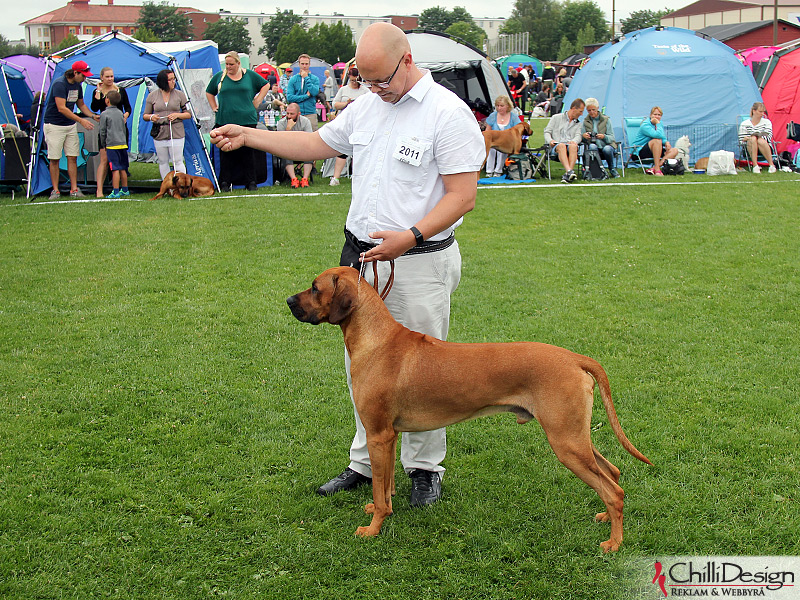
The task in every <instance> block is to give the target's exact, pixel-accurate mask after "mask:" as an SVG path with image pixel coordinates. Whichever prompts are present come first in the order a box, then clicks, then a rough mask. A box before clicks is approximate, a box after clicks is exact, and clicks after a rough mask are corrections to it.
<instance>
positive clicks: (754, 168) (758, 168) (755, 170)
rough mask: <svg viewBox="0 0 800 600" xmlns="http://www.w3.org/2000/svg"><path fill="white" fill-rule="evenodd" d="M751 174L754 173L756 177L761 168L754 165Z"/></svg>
mask: <svg viewBox="0 0 800 600" xmlns="http://www.w3.org/2000/svg"><path fill="white" fill-rule="evenodd" d="M753 173H755V174H756V175H758V174H759V173H761V167H759V166H758V165H756V166H755V167H753Z"/></svg>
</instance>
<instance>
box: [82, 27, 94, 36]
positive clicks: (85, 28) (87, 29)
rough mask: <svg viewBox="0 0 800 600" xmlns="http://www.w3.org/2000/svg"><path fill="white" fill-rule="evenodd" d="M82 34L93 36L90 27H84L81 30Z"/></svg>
mask: <svg viewBox="0 0 800 600" xmlns="http://www.w3.org/2000/svg"><path fill="white" fill-rule="evenodd" d="M83 33H84V34H86V35H94V32H93V31H92V28H91V27H84V28H83Z"/></svg>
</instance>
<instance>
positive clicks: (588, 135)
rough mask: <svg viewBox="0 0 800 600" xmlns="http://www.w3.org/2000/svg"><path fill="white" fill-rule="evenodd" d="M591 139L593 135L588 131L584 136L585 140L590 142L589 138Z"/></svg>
mask: <svg viewBox="0 0 800 600" xmlns="http://www.w3.org/2000/svg"><path fill="white" fill-rule="evenodd" d="M591 137H592V134H591V133H589V132H588V131H587V132H586V133H584V134H583V139H585V140H588V139H589V138H591Z"/></svg>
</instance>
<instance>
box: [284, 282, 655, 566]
mask: <svg viewBox="0 0 800 600" xmlns="http://www.w3.org/2000/svg"><path fill="white" fill-rule="evenodd" d="M384 292H385V291H384ZM287 303H288V304H289V307H290V308H291V311H292V314H293V315H294V316H295V317H296V318H297V319H298V320H300V321H303V322H306V323H312V324H314V325H317V324H319V323H324V322H327V323H332V324H334V325H340V326H341V328H342V333H343V334H344V343H345V346H346V348H347V351H348V353H349V354H350V359H351V366H350V374H351V376H352V379H353V396H354V401H355V405H356V410H358V415H359V417H360V418H361V422H362V423H363V424H364V428H365V429H366V432H367V446H368V450H369V458H370V463H371V465H372V498H373V502H372V503H371V504H367V505H366V507H365V511H366V512H367V514H371V515H372V521H371V523H370V524H369V526H368V527H359V528H358V529H357V530H356V532H355V533H356V535H359V536H373V535H377V534H378V533H380V530H381V525H382V523H383V521H384V519H385V518H386V517H388V516H389V515H391V514H392V495H394V492H395V484H394V472H395V457H396V446H397V435H398V432H401V431H427V430H431V429H438V428H440V427H445V426H447V425H452V424H453V423H458V422H460V421H467V420H469V419H474V418H476V417H481V416H485V415H493V414H497V413H501V412H510V413H513V414H514V415H516V417H517V423H520V424H522V423H527V422H528V421H530V420H531V419H536V420H537V421H539V424H540V425H541V426H542V429H544V432H545V434H546V435H547V441H548V442H549V443H550V446H551V447H552V448H553V451H554V452H555V454H556V457H558V460H560V461H561V462H562V463H563V464H564V466H566V467H567V468H568V469H569V470H570V471H572V472H573V473H575V475H577V476H578V477H579V478H580V479H581V480H583V481H584V482H585V483H586V484H587V485H588V486H589V487H591V488H592V489H593V490H595V491H596V492H597V494H598V495H599V496H600V499H601V500H602V501H603V503H604V504H605V506H606V512H602V513H599V514H597V515H596V517H595V518H596V519H597V520H598V521H610V522H611V537H610V539H609V540H608V541H606V542H603V543H602V544H600V546H601V547H602V548H603V550H604V551H605V552H609V551H615V550H617V549H618V548H619V545H620V543H621V542H622V505H623V496H624V493H623V491H622V488H621V487H620V486H619V485H618V481H619V477H620V472H619V469H617V467H615V466H614V465H612V464H611V463H610V462H609V461H608V460H607V459H606V458H605V457H604V456H603V455H602V454H600V452H598V451H597V449H596V448H595V447H594V446H593V445H592V440H591V438H590V433H591V418H592V404H593V401H594V385H595V383H597V385H598V386H599V388H600V396H601V398H602V399H603V405H604V406H605V409H606V414H607V416H608V422H609V424H610V425H611V428H612V429H613V431H614V433H615V434H616V436H617V439H618V440H619V441H620V443H621V444H622V447H623V448H625V450H627V451H628V452H630V453H631V454H632V455H633V456H634V457H636V458H638V459H639V460H641V461H643V462H645V463H647V464H652V463H650V461H649V460H648V459H647V458H646V457H645V456H644V455H643V454H642V453H641V452H639V451H638V450H637V449H636V448H635V447H634V446H633V444H632V443H631V442H630V441H629V440H628V438H627V437H626V436H625V433H624V432H623V431H622V426H621V425H620V423H619V420H618V419H617V414H616V411H615V410H614V404H613V402H612V401H611V388H610V386H609V382H608V377H607V376H606V373H605V371H604V370H603V367H601V366H600V364H599V363H598V362H597V361H595V360H593V359H591V358H589V357H587V356H581V355H580V354H574V353H572V352H570V351H569V350H565V349H564V348H559V347H557V346H549V345H547V344H539V343H532V342H518V343H497V344H491V343H485V344H456V343H450V342H443V341H441V340H438V339H436V338H433V337H430V336H428V335H423V334H421V333H416V332H414V331H411V330H410V329H406V328H405V327H403V326H402V325H400V324H399V323H398V322H397V321H395V320H394V318H392V316H391V314H390V313H389V310H388V309H387V308H386V305H385V304H384V303H383V302H382V301H381V297H380V296H379V295H378V293H377V292H376V291H375V290H374V289H373V288H372V287H370V285H369V284H368V283H367V282H366V281H360V278H359V273H358V271H356V270H355V269H353V268H351V267H338V268H334V269H328V270H327V271H325V272H324V273H322V274H321V275H320V276H319V277H317V278H316V279H315V280H314V284H313V285H312V286H311V288H309V289H308V290H306V291H304V292H300V293H299V294H296V295H294V296H292V297H291V298H289V299H288V300H287ZM465 374H468V375H467V376H465Z"/></svg>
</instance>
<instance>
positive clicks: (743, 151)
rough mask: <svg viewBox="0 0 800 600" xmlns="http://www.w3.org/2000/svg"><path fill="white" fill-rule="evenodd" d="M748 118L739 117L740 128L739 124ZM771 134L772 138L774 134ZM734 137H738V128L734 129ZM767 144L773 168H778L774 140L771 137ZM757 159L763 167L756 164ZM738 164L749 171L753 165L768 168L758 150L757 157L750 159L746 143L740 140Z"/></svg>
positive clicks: (776, 149)
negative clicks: (761, 160)
mask: <svg viewBox="0 0 800 600" xmlns="http://www.w3.org/2000/svg"><path fill="white" fill-rule="evenodd" d="M749 118H750V115H739V125H740V126H741V124H742V123H744V122H745V121H746V120H747V119H749ZM772 133H773V136H774V134H775V132H774V131H773V132H772ZM736 135H737V137H738V135H739V128H738V127H737V128H736ZM767 143H768V144H769V149H770V150H771V151H772V160H773V162H774V163H775V166H776V167H779V165H780V161H779V160H778V147H777V146H776V145H775V138H774V137H773V138H772V139H771V140H770V141H769V142H767ZM759 157H761V158H763V159H764V163H763V165H761V163H759V162H758V159H759ZM738 162H739V164H740V165H741V164H742V163H744V165H745V166H746V167H747V169H748V170H750V171H752V170H753V166H754V165H760V166H767V167H768V166H769V163H768V162H767V157H766V156H764V155H763V154H761V151H760V150H759V151H758V156H756V157H755V158H753V157H751V156H750V155H749V152H748V150H747V142H746V141H742V140H739V161H738Z"/></svg>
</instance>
